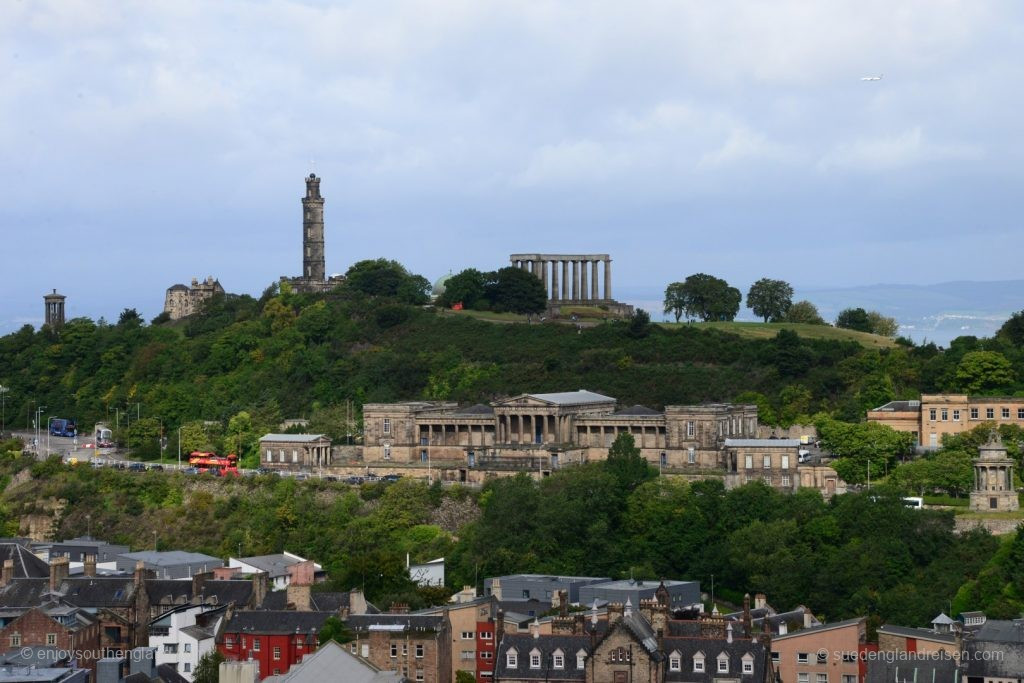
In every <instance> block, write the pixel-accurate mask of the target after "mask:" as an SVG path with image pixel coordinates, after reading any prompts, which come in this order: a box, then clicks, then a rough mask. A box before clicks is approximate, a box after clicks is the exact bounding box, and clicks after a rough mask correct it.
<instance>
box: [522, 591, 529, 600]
mask: <svg viewBox="0 0 1024 683" xmlns="http://www.w3.org/2000/svg"><path fill="white" fill-rule="evenodd" d="M529 599H530V591H528V590H525V591H523V600H529Z"/></svg>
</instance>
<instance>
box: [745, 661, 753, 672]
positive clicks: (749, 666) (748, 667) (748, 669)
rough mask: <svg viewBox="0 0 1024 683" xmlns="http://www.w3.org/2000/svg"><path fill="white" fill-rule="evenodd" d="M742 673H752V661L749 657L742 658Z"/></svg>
mask: <svg viewBox="0 0 1024 683" xmlns="http://www.w3.org/2000/svg"><path fill="white" fill-rule="evenodd" d="M743 673H745V674H752V673H754V662H753V660H750V659H746V658H744V659H743Z"/></svg>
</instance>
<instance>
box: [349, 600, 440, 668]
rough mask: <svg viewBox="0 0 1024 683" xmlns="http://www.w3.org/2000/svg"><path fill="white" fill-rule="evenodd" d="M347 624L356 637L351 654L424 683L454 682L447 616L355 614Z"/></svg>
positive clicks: (351, 645)
mask: <svg viewBox="0 0 1024 683" xmlns="http://www.w3.org/2000/svg"><path fill="white" fill-rule="evenodd" d="M346 624H347V625H348V627H349V630H350V631H351V632H352V634H353V635H354V636H355V639H354V640H353V641H352V642H351V643H349V651H350V652H351V653H352V654H356V655H359V656H360V657H362V658H363V659H365V660H367V661H369V662H370V663H371V664H373V665H374V666H376V667H378V668H380V669H383V670H389V671H397V672H399V673H400V674H402V675H403V676H405V677H406V678H408V679H409V680H410V681H419V682H421V683H449V681H451V680H452V679H453V676H454V673H453V671H452V640H451V625H450V623H449V621H448V617H447V615H439V614H404V613H389V614H372V615H370V614H364V615H352V616H350V617H349V618H348V619H347V620H346Z"/></svg>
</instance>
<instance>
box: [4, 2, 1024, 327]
mask: <svg viewBox="0 0 1024 683" xmlns="http://www.w3.org/2000/svg"><path fill="white" fill-rule="evenodd" d="M1022 48H1024V6H1022V5H1021V4H1020V3H1017V2H1010V1H1007V2H987V1H984V0H964V1H962V2H957V1H954V0H945V1H943V0H926V1H920V2H915V1H909V0H908V1H906V2H896V1H894V0H883V1H876V0H855V1H850V2H840V1H829V0H803V1H795V0H774V1H773V2H770V3H769V2H754V1H753V0H748V1H746V2H733V1H729V0H714V1H713V2H712V1H702V2H687V1H685V0H678V1H676V2H670V1H668V0H652V1H639V0H634V1H633V2H602V1H599V0H591V1H588V2H578V1H575V0H566V1H565V2H553V1H551V2H544V1H537V2H530V1H523V0H514V1H510V2H486V1H484V0H432V1H422V2H417V1H414V0H410V1H406V2H391V1H389V0H367V1H365V2H353V3H343V2H313V1H307V2H300V1H297V0H295V1H287V0H267V1H265V2H255V1H254V2H244V1H241V0H218V1H217V2H210V1H209V0H167V1H160V0H149V1H145V2H142V1H140V2H128V1H125V0H116V1H114V0H110V1H108V0H0V88H2V92H3V97H2V98H0V151H2V153H0V187H2V190H0V233H2V235H0V236H2V245H3V254H4V258H3V263H4V266H5V268H4V270H5V277H4V278H3V285H2V289H0V291H3V294H4V295H3V296H2V297H0V333H2V332H8V331H10V330H13V329H16V328H17V327H18V326H20V325H21V324H24V323H25V322H30V323H33V324H38V323H39V321H40V318H41V314H42V298H41V297H42V294H43V293H45V292H47V291H50V289H53V288H56V289H58V290H59V291H60V292H61V293H63V294H65V295H67V296H68V297H69V298H68V315H69V316H80V315H84V316H89V317H92V318H99V317H100V316H106V317H107V318H108V319H110V318H114V319H116V316H117V313H118V312H119V311H120V310H121V309H123V308H125V307H136V308H137V309H138V310H139V311H140V312H141V313H142V314H143V315H144V316H145V317H147V318H151V317H153V316H155V315H156V314H157V313H159V312H160V310H161V308H162V305H163V297H164V291H165V289H166V288H167V287H168V286H169V285H171V284H174V283H176V282H185V283H187V282H188V281H189V280H190V279H191V278H192V277H200V278H202V277H205V276H206V275H214V276H216V277H218V278H219V279H220V280H221V282H222V283H223V284H224V285H225V287H226V288H227V289H228V290H229V291H233V292H247V293H251V294H255V295H258V294H259V293H260V292H261V291H262V290H263V289H264V288H265V287H266V286H267V285H268V284H270V283H271V282H273V281H275V280H276V279H277V278H278V277H279V276H280V275H286V274H287V275H295V274H298V273H299V272H300V270H301V251H300V250H301V211H300V203H299V199H300V197H301V195H302V194H303V192H304V184H303V177H304V176H305V175H307V174H308V173H309V172H310V171H311V170H313V171H315V172H316V173H317V174H318V175H320V176H322V177H323V186H322V190H323V193H324V195H325V197H326V198H327V204H326V210H325V211H326V220H327V230H326V233H327V269H328V271H329V272H344V271H345V270H346V269H347V268H348V266H349V265H350V264H351V263H353V262H354V261H356V260H359V259H364V258H373V257H378V256H386V257H389V258H394V259H397V260H399V261H401V262H402V263H404V264H406V265H407V266H408V267H409V268H410V269H412V270H414V271H415V272H419V273H422V274H423V275H425V276H427V277H428V278H430V279H431V280H433V279H435V278H437V277H438V276H440V275H442V274H444V273H446V272H448V271H449V270H452V271H458V270H460V269H462V268H464V267H468V266H475V267H479V268H493V267H497V266H501V265H503V264H505V263H506V262H507V257H508V254H509V253H512V252H520V251H551V252H608V253H611V254H612V257H613V259H614V260H615V265H614V268H615V270H614V279H615V284H616V287H617V289H618V290H619V293H620V294H625V297H624V298H628V297H629V296H634V297H640V298H643V297H644V296H647V297H648V298H649V297H650V293H651V292H654V295H655V296H656V295H657V292H660V291H662V290H663V289H664V287H665V284H667V283H668V282H671V281H673V280H681V279H683V278H684V277H685V276H686V275H689V274H691V273H694V272H699V271H702V272H708V273H713V274H716V275H719V276H721V277H724V278H726V279H728V280H729V281H730V282H732V283H733V284H736V285H737V286H740V287H741V288H743V289H744V290H745V288H746V286H747V285H749V283H750V282H752V281H753V280H755V279H757V278H759V277H763V276H770V277H779V278H783V279H787V280H789V281H790V282H793V283H794V284H795V285H797V286H798V287H804V288H809V287H843V286H851V285H862V284H872V283H880V282H898V283H907V284H926V283H934V282H942V281H948V280H994V279H1012V278H1016V277H1018V273H1019V272H1020V270H1019V263H1020V255H1021V252H1022V247H1024V230H1022V229H1021V225H1020V223H1021V218H1020V215H1021V212H1020V197H1021V187H1022V183H1021V181H1022V175H1024V170H1022V169H1024V165H1022V163H1021V162H1022V151H1024V150H1022V145H1024V135H1022V130H1021V129H1022V121H1024V117H1022V115H1021V109H1022V106H1021V105H1022V104H1024V102H1022V100H1024V87H1022V82H1024V78H1022V76H1024V49H1022ZM879 74H884V78H882V80H880V81H873V82H866V81H862V80H861V77H862V76H865V75H879Z"/></svg>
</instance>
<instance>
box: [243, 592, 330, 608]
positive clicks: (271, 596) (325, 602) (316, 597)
mask: <svg viewBox="0 0 1024 683" xmlns="http://www.w3.org/2000/svg"><path fill="white" fill-rule="evenodd" d="M349 602H350V596H349V594H348V593H346V592H344V591H342V592H338V593H329V592H326V591H323V592H321V591H310V592H309V606H310V607H311V608H312V609H313V611H318V612H340V611H341V609H342V608H343V607H348V606H349ZM259 609H264V610H285V609H288V591H270V592H268V593H267V594H266V595H265V596H264V597H263V604H261V605H260V606H259Z"/></svg>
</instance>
